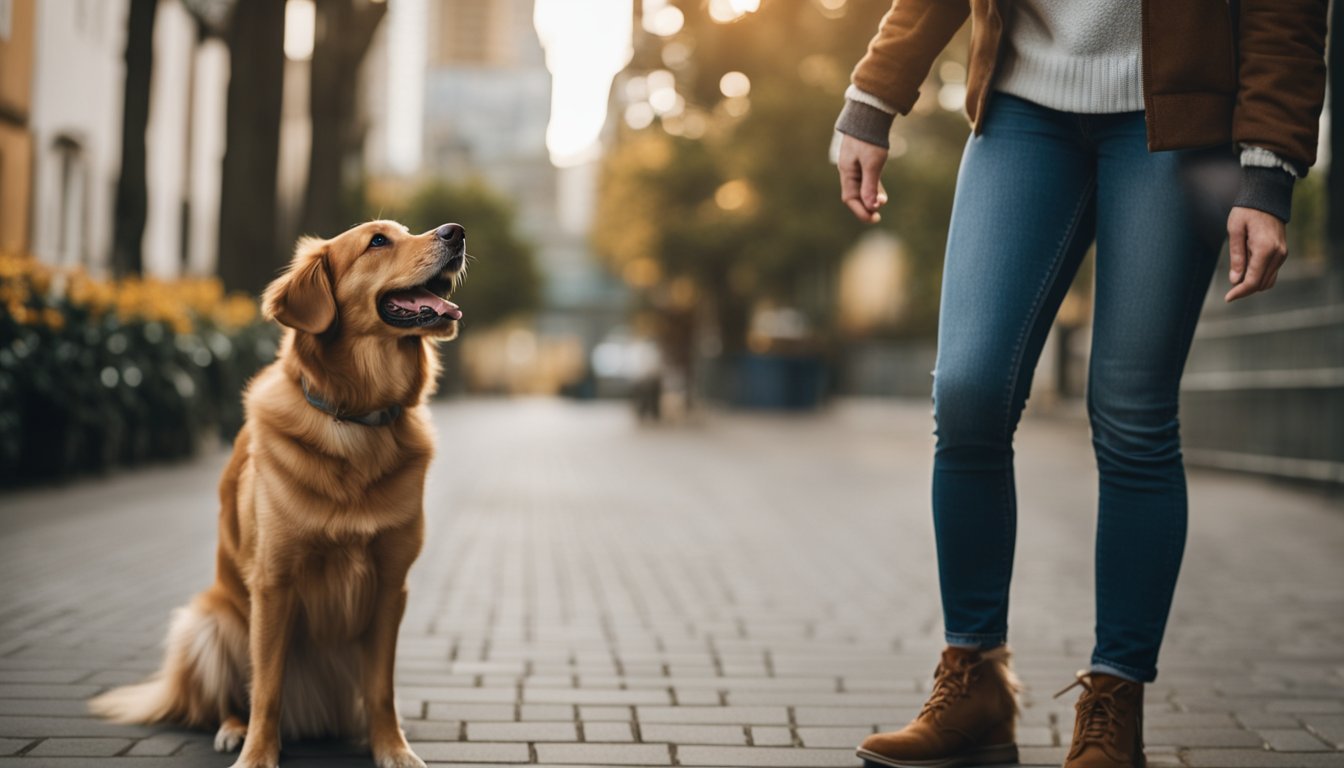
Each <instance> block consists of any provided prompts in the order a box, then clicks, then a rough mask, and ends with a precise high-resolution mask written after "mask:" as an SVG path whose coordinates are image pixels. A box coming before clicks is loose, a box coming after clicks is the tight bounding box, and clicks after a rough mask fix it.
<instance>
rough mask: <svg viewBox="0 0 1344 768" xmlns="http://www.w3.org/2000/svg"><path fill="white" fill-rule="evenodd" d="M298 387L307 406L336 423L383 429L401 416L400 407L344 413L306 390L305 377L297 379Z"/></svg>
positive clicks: (393, 406) (391, 406)
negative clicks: (301, 390) (346, 422)
mask: <svg viewBox="0 0 1344 768" xmlns="http://www.w3.org/2000/svg"><path fill="white" fill-rule="evenodd" d="M299 386H301V387H303V397H304V399H306V400H307V401H308V404H309V405H311V406H313V407H314V408H316V409H317V410H319V411H321V412H323V413H325V414H327V415H328V416H330V417H331V418H333V419H335V420H336V421H338V422H339V421H351V422H354V423H355V424H362V425H364V426H366V427H385V426H387V425H388V424H391V423H392V422H394V421H396V420H397V417H398V416H400V415H401V410H402V409H401V406H400V405H389V406H388V407H386V408H379V409H378V410H376V411H369V412H368V413H360V414H354V413H345V412H344V411H342V410H341V409H340V408H337V407H336V406H334V405H332V404H331V403H328V402H327V401H326V400H323V399H322V398H321V397H319V396H318V395H316V394H314V393H313V391H312V390H311V389H309V388H308V379H307V378H306V377H303V376H300V377H299Z"/></svg>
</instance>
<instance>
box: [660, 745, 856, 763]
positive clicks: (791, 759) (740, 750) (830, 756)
mask: <svg viewBox="0 0 1344 768" xmlns="http://www.w3.org/2000/svg"><path fill="white" fill-rule="evenodd" d="M677 761H678V762H679V763H680V764H681V765H740V766H775V767H776V768H785V767H786V766H809V767H810V766H837V765H843V766H853V765H855V764H856V763H857V762H858V758H856V757H855V756H854V750H853V749H797V748H792V747H694V746H692V747H682V746H679V747H677Z"/></svg>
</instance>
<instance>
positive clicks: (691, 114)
mask: <svg viewBox="0 0 1344 768" xmlns="http://www.w3.org/2000/svg"><path fill="white" fill-rule="evenodd" d="M679 5H680V6H681V8H682V10H683V12H684V14H685V16H686V26H685V28H684V29H683V31H682V32H680V33H679V34H678V35H677V36H675V37H674V38H671V39H670V40H667V41H663V40H661V39H658V38H647V40H648V46H647V47H645V48H642V49H641V50H639V51H637V52H636V59H635V63H634V64H633V65H632V69H634V70H636V71H640V70H652V69H659V68H663V67H665V66H666V64H665V63H664V62H663V57H662V52H663V49H664V48H665V46H668V45H677V46H683V47H686V48H690V49H693V51H694V55H693V56H692V57H690V58H689V59H688V60H687V62H686V63H685V64H684V65H681V66H679V67H674V68H673V69H672V71H673V73H674V75H675V77H676V88H677V91H678V93H679V94H680V95H681V96H682V97H683V98H684V99H685V101H686V104H687V107H686V113H687V117H686V118H672V119H664V120H663V121H662V123H661V124H660V123H659V122H658V121H655V123H654V124H653V125H652V126H650V127H648V128H645V129H643V130H639V131H632V130H629V129H623V131H622V135H621V141H620V142H619V144H618V146H617V148H616V150H615V151H613V152H611V153H609V155H608V156H607V158H606V159H605V163H604V169H603V176H602V187H601V190H600V196H599V201H598V210H597V216H596V220H595V225H594V233H593V243H594V247H595V249H596V250H597V252H598V253H599V255H600V256H601V257H602V258H603V259H604V260H605V261H606V263H607V264H608V265H609V266H610V267H611V268H612V269H613V271H615V272H617V273H618V274H627V273H626V269H627V267H628V266H629V265H630V264H631V263H632V262H637V261H639V260H641V259H645V260H648V259H651V260H653V261H654V262H656V264H657V265H658V267H659V270H658V272H659V274H660V276H661V277H662V278H663V280H664V281H667V280H671V279H675V278H677V277H687V278H690V279H692V280H693V281H694V282H695V285H696V287H697V289H698V291H699V293H700V294H701V295H702V296H704V297H707V299H708V300H709V301H711V302H712V303H713V304H714V305H715V306H716V308H717V309H718V310H719V312H720V314H721V317H720V320H721V327H720V331H721V334H722V335H723V342H724V344H725V346H726V347H728V348H729V349H732V348H733V347H735V346H737V345H739V344H740V343H741V339H740V338H734V337H735V336H738V335H739V334H740V332H741V331H742V330H743V328H742V327H741V326H742V322H741V321H742V318H744V317H745V315H746V313H747V311H748V310H749V308H750V306H751V305H752V304H753V303H755V302H756V301H758V300H761V299H765V300H771V301H774V302H777V303H781V304H788V305H791V306H795V307H798V308H800V309H802V310H803V311H804V312H805V313H807V314H808V315H809V316H810V317H811V319H812V320H813V321H814V322H815V323H817V324H818V325H820V326H821V327H823V328H825V327H828V326H830V324H831V323H832V321H833V317H834V314H835V308H836V307H835V302H836V298H837V297H836V295H835V290H834V286H835V283H836V277H837V274H838V269H839V266H840V262H841V258H842V256H843V255H844V253H845V252H846V251H847V250H848V249H849V248H850V247H851V246H852V245H853V244H854V243H855V241H856V240H857V239H858V238H859V237H860V236H861V235H862V234H863V232H864V230H865V226H864V225H862V224H860V223H859V222H857V221H856V220H855V219H854V218H853V216H852V215H851V214H850V213H849V211H848V209H847V208H846V207H845V206H844V205H842V204H841V203H840V201H839V182H838V174H837V171H836V168H835V166H834V165H832V164H831V163H830V162H829V160H828V157H827V149H828V147H829V146H830V144H831V139H832V135H833V126H834V122H835V118H836V115H837V113H838V112H839V110H840V107H841V106H842V105H843V93H844V90H845V87H846V86H847V85H848V73H849V70H850V69H851V67H852V66H853V64H854V63H855V62H856V61H857V60H858V58H859V57H860V56H861V55H862V53H863V51H864V49H865V46H866V44H867V42H868V40H869V39H870V38H871V37H872V35H873V33H874V32H875V31H876V29H877V23H878V18H879V17H880V15H881V13H882V12H883V11H884V10H885V9H886V8H889V7H890V6H889V4H887V3H857V2H851V3H849V4H847V5H846V6H844V12H843V13H841V14H840V15H839V16H838V17H835V16H834V14H828V13H827V12H825V11H824V9H823V8H822V6H821V5H820V4H819V3H814V2H805V3H804V2H800V3H763V4H762V7H761V10H760V12H758V13H755V14H750V15H748V16H746V17H744V18H742V19H741V20H739V21H738V22H736V23H732V24H716V23H714V22H712V21H711V20H709V18H708V16H707V13H706V10H705V8H704V7H703V4H702V3H698V2H682V3H679ZM954 49H955V50H958V51H959V50H961V49H960V47H958V46H954ZM730 71H740V72H742V73H744V74H746V75H747V77H748V78H749V79H750V82H751V90H750V94H749V96H748V100H749V111H747V112H746V114H738V115H737V116H734V115H733V114H732V113H733V110H731V109H727V108H726V106H727V100H726V99H724V97H723V95H722V94H721V93H720V90H719V88H720V78H721V77H722V76H723V75H724V74H725V73H726V72H730ZM937 71H938V68H937V67H935V73H936V72H937ZM933 85H934V86H935V87H937V86H938V85H939V83H938V81H937V80H934V81H933ZM701 119H703V121H704V125H705V130H704V132H703V135H696V136H694V137H693V138H691V137H688V136H687V135H686V131H685V130H684V125H686V124H688V122H689V121H690V120H696V121H698V120H701ZM897 130H898V131H899V132H901V134H902V138H904V140H905V142H906V143H905V146H906V148H907V151H905V152H904V153H903V154H901V155H900V156H898V157H896V158H894V159H893V160H892V161H891V162H890V163H889V165H888V167H887V170H886V172H885V174H884V184H885V186H886V188H887V190H888V192H889V193H890V197H891V202H890V203H889V204H888V206H887V208H885V209H884V211H883V221H882V223H881V224H880V225H879V226H880V227H882V228H885V229H888V230H890V231H892V232H893V233H894V234H895V235H896V236H897V237H898V238H899V239H900V240H901V241H902V243H903V244H904V247H905V253H906V254H907V255H908V256H909V257H910V258H911V259H912V260H913V261H914V269H913V270H912V271H911V274H912V278H911V282H910V285H908V286H907V288H908V290H909V291H910V293H911V294H912V295H911V306H912V310H913V311H912V312H911V313H910V315H909V316H908V319H907V320H906V323H905V326H903V327H902V328H901V329H896V331H897V332H898V333H901V334H904V335H911V334H926V333H929V332H931V330H932V329H933V328H934V326H935V322H936V314H937V303H938V291H939V286H940V274H941V266H942V254H943V249H944V246H945V242H946V228H947V222H948V218H949V216H950V212H951V203H952V191H953V188H954V184H955V178H956V169H957V164H958V160H959V157H960V153H961V147H962V144H963V143H964V140H965V136H966V133H967V127H966V124H965V119H964V117H962V116H961V115H960V113H954V112H949V111H946V110H942V109H940V108H937V107H935V108H934V109H932V110H931V111H930V110H925V114H924V115H922V116H913V117H903V118H899V119H898V123H897ZM697 133H698V132H697ZM677 134H680V135H677ZM729 183H732V184H733V186H731V187H729V188H728V190H727V191H732V192H734V193H738V194H736V198H738V199H734V195H728V196H727V198H726V201H727V202H729V203H730V205H729V206H728V207H727V208H725V207H724V206H723V205H721V204H720V203H721V202H724V201H725V200H724V199H720V201H718V202H716V198H715V195H716V192H721V193H722V192H724V191H725V190H724V185H725V184H729ZM739 183H740V184H739ZM739 201H740V203H741V204H739V205H732V204H733V203H737V202H739ZM627 278H628V274H627ZM637 287H643V286H637ZM661 287H662V286H661V284H660V285H658V286H654V287H653V289H652V290H653V292H657V291H658V290H659V289H660V288H661ZM725 315H726V316H727V319H729V320H733V319H734V318H735V320H734V322H730V323H727V324H725V323H723V322H722V321H723V320H724V319H725V317H724V316H725Z"/></svg>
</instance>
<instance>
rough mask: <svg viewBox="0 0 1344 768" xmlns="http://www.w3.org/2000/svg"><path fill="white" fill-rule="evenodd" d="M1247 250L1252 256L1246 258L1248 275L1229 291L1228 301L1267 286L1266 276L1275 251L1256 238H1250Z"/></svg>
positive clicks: (1248, 294)
mask: <svg viewBox="0 0 1344 768" xmlns="http://www.w3.org/2000/svg"><path fill="white" fill-rule="evenodd" d="M1247 250H1249V251H1250V256H1249V257H1248V258H1247V259H1246V276H1245V277H1244V278H1242V280H1241V282H1240V283H1238V284H1237V285H1235V286H1233V288H1232V290H1230V291H1228V292H1227V300H1228V301H1236V300H1237V299H1240V298H1242V297H1245V296H1250V295H1251V294H1252V293H1255V292H1256V291H1260V290H1263V289H1264V287H1265V276H1266V275H1267V274H1268V273H1269V268H1270V265H1271V264H1272V262H1273V259H1274V252H1273V251H1271V250H1270V249H1268V248H1266V247H1265V245H1264V243H1262V242H1259V241H1257V240H1254V239H1250V240H1249V242H1248V243H1247Z"/></svg>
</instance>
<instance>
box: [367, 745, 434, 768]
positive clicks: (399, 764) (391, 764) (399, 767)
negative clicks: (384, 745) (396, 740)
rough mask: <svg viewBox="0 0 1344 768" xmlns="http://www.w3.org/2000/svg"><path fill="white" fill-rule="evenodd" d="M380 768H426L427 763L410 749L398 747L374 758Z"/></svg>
mask: <svg viewBox="0 0 1344 768" xmlns="http://www.w3.org/2000/svg"><path fill="white" fill-rule="evenodd" d="M373 761H374V762H375V763H377V764H378V768H425V761H424V760H421V759H420V758H419V757H417V756H416V754H415V753H414V752H412V751H411V748H410V747H397V748H396V749H390V750H387V751H386V752H382V753H380V754H376V755H374V756H373Z"/></svg>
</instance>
